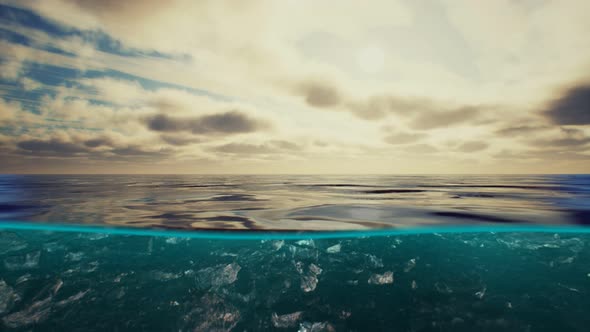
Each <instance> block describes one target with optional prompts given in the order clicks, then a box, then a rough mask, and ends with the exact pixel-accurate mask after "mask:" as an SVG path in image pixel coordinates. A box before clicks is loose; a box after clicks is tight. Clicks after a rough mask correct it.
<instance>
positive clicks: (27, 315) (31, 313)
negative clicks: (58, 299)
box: [2, 296, 51, 328]
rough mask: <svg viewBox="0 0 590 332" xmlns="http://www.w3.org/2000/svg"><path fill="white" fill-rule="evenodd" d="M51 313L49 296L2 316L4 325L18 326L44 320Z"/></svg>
mask: <svg viewBox="0 0 590 332" xmlns="http://www.w3.org/2000/svg"><path fill="white" fill-rule="evenodd" d="M50 313H51V296H49V297H47V298H46V299H44V300H41V301H37V302H35V303H33V304H31V305H30V306H28V307H26V308H25V309H23V310H21V311H17V312H15V313H12V314H10V315H7V316H6V317H4V318H2V322H4V325H6V326H8V327H10V328H19V327H24V326H29V325H32V324H38V323H41V322H43V321H45V320H46V319H47V318H48V317H49V314H50Z"/></svg>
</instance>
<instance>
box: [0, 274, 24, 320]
mask: <svg viewBox="0 0 590 332" xmlns="http://www.w3.org/2000/svg"><path fill="white" fill-rule="evenodd" d="M19 300H20V296H18V294H17V293H16V292H15V291H14V289H13V288H12V287H10V286H8V284H7V283H6V282H5V281H4V280H1V279H0V315H1V314H3V313H5V312H8V311H10V309H12V306H13V305H14V304H15V303H16V302H18V301H19Z"/></svg>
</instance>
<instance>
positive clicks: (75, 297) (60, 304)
mask: <svg viewBox="0 0 590 332" xmlns="http://www.w3.org/2000/svg"><path fill="white" fill-rule="evenodd" d="M88 292H90V289H87V290H85V291H83V292H78V293H76V294H74V295H72V296H70V297H68V298H67V299H65V300H61V301H59V302H57V303H56V304H55V305H56V306H58V307H63V306H65V305H68V304H70V303H72V302H75V301H78V300H80V299H81V298H83V297H84V296H86V294H87V293H88Z"/></svg>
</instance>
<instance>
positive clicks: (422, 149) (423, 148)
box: [405, 144, 438, 154]
mask: <svg viewBox="0 0 590 332" xmlns="http://www.w3.org/2000/svg"><path fill="white" fill-rule="evenodd" d="M405 151H407V152H409V153H413V154H430V153H435V152H438V149H437V148H435V147H434V146H432V145H430V144H415V145H410V146H408V147H406V148H405Z"/></svg>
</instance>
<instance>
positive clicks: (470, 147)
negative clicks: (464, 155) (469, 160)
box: [458, 142, 489, 152]
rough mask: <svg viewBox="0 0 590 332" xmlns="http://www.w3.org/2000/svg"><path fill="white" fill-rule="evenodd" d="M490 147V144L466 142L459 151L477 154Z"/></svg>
mask: <svg viewBox="0 0 590 332" xmlns="http://www.w3.org/2000/svg"><path fill="white" fill-rule="evenodd" d="M488 146H489V144H488V143H485V142H465V143H463V144H461V145H460V146H459V147H458V149H459V151H462V152H477V151H482V150H485V149H487V148H488Z"/></svg>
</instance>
